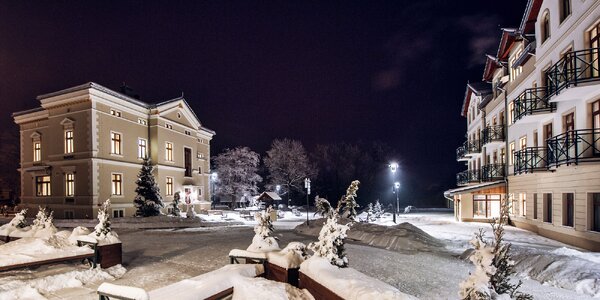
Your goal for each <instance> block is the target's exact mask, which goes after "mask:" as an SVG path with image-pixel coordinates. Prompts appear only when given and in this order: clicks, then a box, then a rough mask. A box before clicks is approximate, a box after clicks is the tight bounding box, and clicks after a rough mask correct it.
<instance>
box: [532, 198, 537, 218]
mask: <svg viewBox="0 0 600 300" xmlns="http://www.w3.org/2000/svg"><path fill="white" fill-rule="evenodd" d="M537 202H538V194H533V218H534V219H537V218H538V212H537V210H538V203H537Z"/></svg>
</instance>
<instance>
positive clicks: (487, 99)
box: [479, 94, 494, 109]
mask: <svg viewBox="0 0 600 300" xmlns="http://www.w3.org/2000/svg"><path fill="white" fill-rule="evenodd" d="M492 99H494V95H493V94H488V95H486V96H485V97H483V98H482V99H481V102H480V103H479V109H483V108H484V107H485V106H486V105H488V103H490V101H492Z"/></svg>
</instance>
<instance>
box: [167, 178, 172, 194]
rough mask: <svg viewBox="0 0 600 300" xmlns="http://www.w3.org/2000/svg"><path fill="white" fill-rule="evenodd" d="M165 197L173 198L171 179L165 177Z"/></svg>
mask: <svg viewBox="0 0 600 300" xmlns="http://www.w3.org/2000/svg"><path fill="white" fill-rule="evenodd" d="M165 190H166V193H167V196H173V177H167V188H166V189H165Z"/></svg>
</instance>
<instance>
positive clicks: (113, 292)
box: [98, 282, 149, 300]
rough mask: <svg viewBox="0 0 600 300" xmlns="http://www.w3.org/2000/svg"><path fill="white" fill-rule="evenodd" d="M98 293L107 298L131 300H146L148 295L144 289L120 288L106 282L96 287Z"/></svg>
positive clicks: (120, 286)
mask: <svg viewBox="0 0 600 300" xmlns="http://www.w3.org/2000/svg"><path fill="white" fill-rule="evenodd" d="M98 293H103V294H106V295H109V296H111V297H112V296H114V297H115V298H117V297H125V298H128V299H133V300H148V299H149V297H148V293H147V292H146V291H145V290H144V289H140V288H136V287H132V286H122V285H116V284H112V283H108V282H104V283H102V284H101V285H100V286H99V287H98Z"/></svg>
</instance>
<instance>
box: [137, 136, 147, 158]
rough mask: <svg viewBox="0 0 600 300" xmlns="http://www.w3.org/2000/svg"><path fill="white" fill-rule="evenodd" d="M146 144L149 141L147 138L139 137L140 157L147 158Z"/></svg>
mask: <svg viewBox="0 0 600 300" xmlns="http://www.w3.org/2000/svg"><path fill="white" fill-rule="evenodd" d="M146 144H147V141H146V140H145V139H138V158H146V155H147V153H148V152H147V151H146Z"/></svg>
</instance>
